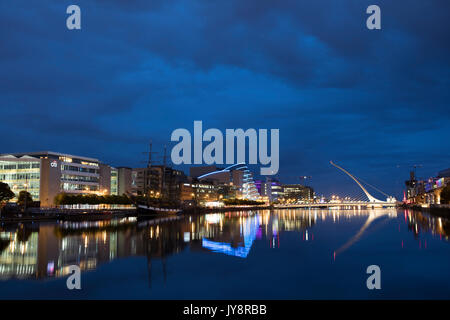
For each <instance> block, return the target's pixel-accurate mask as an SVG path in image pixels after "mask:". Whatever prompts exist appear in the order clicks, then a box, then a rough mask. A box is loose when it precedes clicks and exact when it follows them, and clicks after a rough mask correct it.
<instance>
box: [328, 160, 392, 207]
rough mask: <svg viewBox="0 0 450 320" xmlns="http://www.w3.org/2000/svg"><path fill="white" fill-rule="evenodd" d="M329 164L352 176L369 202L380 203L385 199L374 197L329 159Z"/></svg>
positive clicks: (345, 171)
mask: <svg viewBox="0 0 450 320" xmlns="http://www.w3.org/2000/svg"><path fill="white" fill-rule="evenodd" d="M330 163H331V165H333V166H335V167H336V168H338V169H339V170H342V171H343V172H344V173H346V174H347V175H348V176H349V177H350V178H352V179H353V180H354V181H355V182H356V183H357V184H358V186H359V187H360V188H361V189H362V191H364V193H365V194H366V196H367V198H369V202H381V203H385V202H386V201H382V200H378V199H377V198H375V197H374V196H372V195H371V194H370V193H369V192H368V191H367V190H366V188H364V186H363V185H362V184H361V183H360V182H359V181H358V180H357V179H356V178H355V177H354V176H353V175H352V174H351V173H350V172H348V171H347V170H345V169H344V168H342V167H340V166H338V165H337V164H335V163H334V162H333V161H330Z"/></svg>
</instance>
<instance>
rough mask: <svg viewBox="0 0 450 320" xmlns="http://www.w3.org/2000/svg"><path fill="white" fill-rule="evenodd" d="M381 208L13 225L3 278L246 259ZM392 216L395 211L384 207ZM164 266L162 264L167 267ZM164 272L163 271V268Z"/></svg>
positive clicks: (431, 220)
mask: <svg viewBox="0 0 450 320" xmlns="http://www.w3.org/2000/svg"><path fill="white" fill-rule="evenodd" d="M371 212H372V213H375V215H376V214H377V212H378V211H377V210H374V211H369V210H356V209H355V210H345V211H343V210H321V209H308V210H299V209H287V210H274V211H270V210H261V211H237V212H227V213H215V214H206V215H193V216H183V217H180V216H172V217H170V218H167V217H165V218H157V219H153V220H143V221H138V220H136V218H126V219H121V220H118V219H117V220H110V221H89V222H87V221H85V222H60V223H58V224H45V223H42V224H40V225H38V226H36V227H33V225H31V224H29V225H14V226H13V227H12V228H9V229H5V228H3V229H1V230H0V278H1V279H9V278H30V279H31V278H38V279H42V278H48V277H61V276H65V275H67V272H68V266H70V265H73V264H76V265H79V266H80V267H81V269H82V270H93V269H96V268H97V267H98V266H99V265H100V264H103V263H108V262H110V261H112V260H114V259H117V258H125V257H130V256H145V257H147V261H148V270H149V272H150V271H151V268H152V261H153V260H155V259H158V260H160V261H162V263H163V265H164V264H165V261H166V258H168V257H170V256H171V255H174V254H177V253H179V252H181V251H183V250H184V249H185V248H186V247H187V246H189V247H190V248H191V250H192V251H198V252H208V253H211V254H226V255H230V256H234V257H241V258H246V257H248V255H249V254H251V248H252V246H253V245H254V244H255V242H256V241H262V243H263V244H266V245H267V246H269V247H270V248H278V247H280V246H281V245H282V241H283V238H282V237H280V236H282V235H283V234H284V233H289V232H296V233H299V234H300V236H299V237H298V239H299V241H315V237H314V236H315V234H314V233H315V232H314V228H313V227H314V226H315V225H316V224H319V223H322V222H326V221H330V222H332V223H337V222H339V221H340V220H348V219H352V218H367V217H370V214H371ZM379 213H387V215H388V216H390V217H397V211H396V210H394V209H393V210H391V211H388V212H386V210H380V211H379ZM405 223H407V225H408V226H409V229H410V230H411V231H413V232H414V235H416V236H417V235H418V234H419V233H420V232H427V233H431V234H436V235H439V236H442V237H444V238H445V239H447V240H448V236H449V234H450V221H449V220H448V219H443V218H437V217H436V218H435V217H431V216H428V215H424V214H421V213H414V212H408V211H405ZM163 270H164V268H163ZM163 272H164V271H163Z"/></svg>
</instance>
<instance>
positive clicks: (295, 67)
mask: <svg viewBox="0 0 450 320" xmlns="http://www.w3.org/2000/svg"><path fill="white" fill-rule="evenodd" d="M43 3H44V4H45V5H42V4H43ZM78 4H79V5H80V7H81V8H82V12H83V27H82V29H81V30H78V31H69V30H67V28H66V27H65V18H66V16H65V15H64V13H65V8H66V4H65V3H58V4H55V3H52V2H51V1H41V2H40V3H39V4H38V3H29V2H27V3H26V4H25V2H23V1H16V2H15V3H14V4H8V7H7V8H4V10H1V12H0V27H1V30H2V31H0V32H1V35H2V39H3V43H4V46H3V48H4V50H2V52H0V57H1V60H0V64H1V69H2V74H3V75H4V76H3V77H1V80H0V82H1V88H2V89H1V93H0V104H1V105H2V112H3V116H4V118H5V119H8V121H7V122H5V123H4V124H3V125H2V126H1V128H0V133H1V134H2V135H3V136H6V137H8V138H7V139H4V141H3V143H2V150H1V152H2V153H9V152H23V151H24V150H25V151H38V150H41V149H48V150H55V151H60V152H63V153H71V154H86V155H90V156H92V157H94V158H99V159H106V160H107V161H108V163H110V164H111V165H113V166H121V165H126V166H130V167H139V166H142V162H141V161H145V156H141V152H143V151H147V150H146V149H147V145H148V142H149V140H150V139H152V140H153V143H154V144H155V146H160V147H159V149H160V152H161V153H162V150H163V146H164V145H168V147H169V148H170V147H171V144H170V143H169V141H170V133H171V132H172V131H173V130H174V129H176V128H184V127H187V128H189V127H190V126H191V124H192V122H193V121H195V120H202V121H203V122H204V124H205V126H207V127H215V128H219V129H221V130H224V129H225V128H243V129H244V130H245V129H246V128H279V129H280V171H279V174H280V177H282V176H287V177H289V176H304V175H305V176H311V177H312V179H311V181H310V182H308V184H310V185H311V186H313V187H314V188H315V189H316V190H320V191H323V193H324V194H329V193H332V192H333V188H334V189H336V187H335V186H334V185H333V184H330V182H329V181H337V184H339V187H342V188H344V191H345V192H347V193H349V192H352V190H354V189H353V188H354V185H353V184H352V182H351V181H349V180H348V179H347V178H346V177H345V176H343V175H342V174H341V173H339V172H336V170H335V169H333V168H332V167H330V166H329V161H330V160H333V161H336V163H339V164H341V165H342V166H344V167H346V168H349V170H351V171H352V172H353V173H354V174H355V175H356V176H358V177H361V178H363V179H364V180H366V181H368V182H370V183H371V184H373V185H376V186H377V187H379V188H380V189H382V190H383V191H385V192H387V193H389V194H394V195H395V196H397V197H399V196H400V194H401V192H402V190H404V188H405V186H404V181H405V180H406V179H407V178H408V174H409V171H410V170H412V169H413V165H419V164H420V165H422V167H420V168H418V169H417V173H418V175H419V176H421V177H429V176H434V175H435V174H436V173H437V172H438V171H440V170H443V169H445V168H448V167H449V166H450V165H449V164H448V160H447V158H448V154H446V153H445V150H448V149H449V147H450V145H449V142H448V141H447V140H446V139H443V137H446V136H448V135H449V133H450V132H449V130H450V129H449V128H448V126H446V122H447V120H448V118H449V116H450V113H449V111H448V93H447V90H446V88H447V87H448V84H449V83H448V82H449V75H450V66H449V61H448V58H447V57H448V54H449V53H450V47H449V45H448V41H446V39H447V38H448V36H449V30H448V28H446V23H447V22H446V16H445V14H444V12H446V11H447V10H446V8H447V9H448V6H449V5H448V4H447V3H445V2H442V1H429V2H427V4H423V2H421V1H410V2H408V14H405V12H404V6H403V4H401V3H391V2H389V1H380V3H379V5H380V6H381V7H382V8H383V10H384V11H386V12H387V13H389V14H386V15H383V28H382V30H367V28H365V18H366V15H365V8H366V7H367V6H368V5H369V4H371V3H370V1H361V2H358V4H350V3H344V4H336V3H334V2H332V1H323V3H320V4H319V3H314V2H312V1H307V2H289V1H288V2H283V3H279V4H276V3H272V2H271V3H270V7H269V2H260V1H259V2H258V5H257V6H256V5H255V4H256V3H255V2H254V1H246V2H245V3H242V2H238V1H231V2H227V3H226V4H225V3H214V4H204V3H201V2H200V3H199V2H195V1H193V2H186V3H184V2H175V3H171V4H168V3H166V2H164V1H153V2H152V3H149V2H147V1H135V2H134V3H133V5H132V6H128V4H127V6H125V5H124V4H123V3H121V2H117V1H111V3H109V4H108V6H106V5H104V4H102V3H101V2H98V1H82V0H81V1H78ZM23 5H26V7H27V10H26V11H24V10H23ZM325 8H326V9H325ZM25 12H26V13H25ZM423 12H426V14H427V19H420V17H421V16H422V15H423ZM61 13H63V14H61ZM105 13H107V15H105ZM106 16H107V18H106ZM29 17H33V18H32V19H29ZM198 17H205V18H203V19H198ZM274 17H275V19H274ZM312 17H314V18H312ZM44 21H45V23H44ZM122 21H124V22H126V23H120V22H122ZM118 23H120V27H118ZM6 30H8V31H6ZM386 48H389V50H386ZM68 145H69V146H70V147H68ZM43 146H45V147H44V148H43ZM117 150H120V152H117ZM161 153H160V156H161ZM183 170H184V171H186V168H183ZM253 171H256V170H253ZM286 182H289V183H294V182H298V181H294V180H293V178H287V179H286Z"/></svg>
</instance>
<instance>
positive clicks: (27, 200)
mask: <svg viewBox="0 0 450 320" xmlns="http://www.w3.org/2000/svg"><path fill="white" fill-rule="evenodd" d="M32 202H33V197H32V196H31V194H30V193H29V192H28V191H24V190H22V191H20V192H19V197H18V198H17V203H18V204H19V205H20V206H26V205H30V204H31V203H32Z"/></svg>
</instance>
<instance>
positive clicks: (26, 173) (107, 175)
mask: <svg viewBox="0 0 450 320" xmlns="http://www.w3.org/2000/svg"><path fill="white" fill-rule="evenodd" d="M111 172H112V171H111V167H109V166H108V165H105V164H102V163H100V161H99V160H98V159H94V158H88V157H82V156H75V155H69V154H63V153H57V152H51V151H42V152H31V153H14V154H0V181H2V182H5V183H7V184H8V185H9V186H10V188H11V190H12V191H13V192H14V193H15V194H16V195H18V194H19V192H20V191H22V190H24V191H28V192H29V193H30V194H31V196H32V198H33V200H34V201H40V204H41V207H50V206H53V204H54V202H53V201H54V198H55V196H56V195H57V194H58V193H61V192H65V193H72V194H99V195H105V194H110V191H111V184H112V183H113V182H112V181H114V178H113V176H112V174H111Z"/></svg>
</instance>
